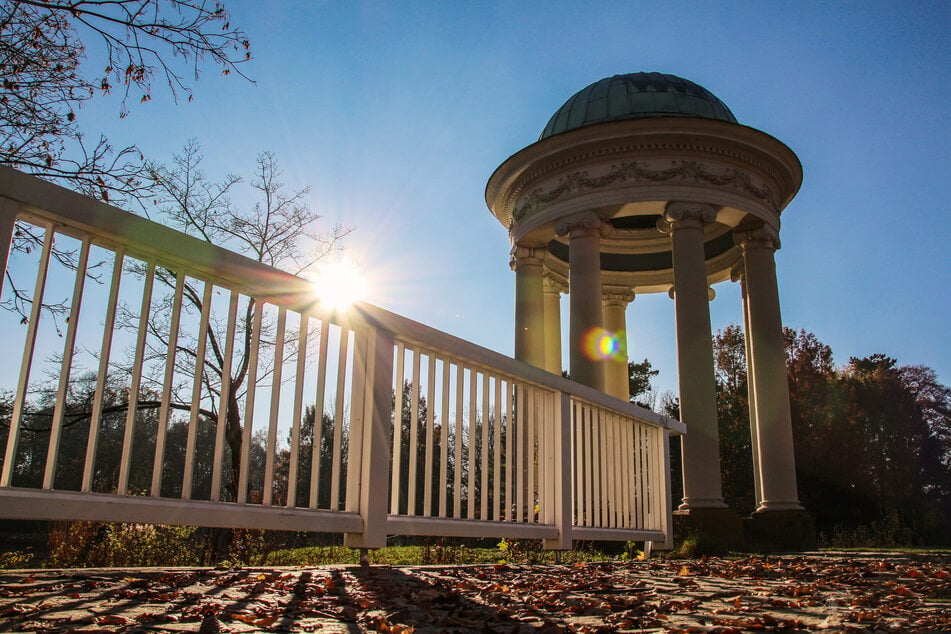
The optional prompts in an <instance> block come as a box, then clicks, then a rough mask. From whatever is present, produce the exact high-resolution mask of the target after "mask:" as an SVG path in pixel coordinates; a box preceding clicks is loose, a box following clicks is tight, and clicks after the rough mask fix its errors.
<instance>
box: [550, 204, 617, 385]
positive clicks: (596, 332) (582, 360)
mask: <svg viewBox="0 0 951 634" xmlns="http://www.w3.org/2000/svg"><path fill="white" fill-rule="evenodd" d="M610 230H611V225H609V224H608V223H606V222H604V221H603V220H601V219H600V218H599V217H598V216H597V215H595V214H594V213H592V212H590V211H588V212H584V213H581V214H577V215H575V216H570V217H568V218H565V219H563V220H560V221H559V222H558V224H557V225H556V227H555V231H556V232H557V233H558V235H562V236H563V235H568V236H569V237H568V247H569V251H568V267H569V268H568V286H569V288H570V289H571V292H570V293H569V295H568V297H569V300H570V301H569V304H568V306H569V312H570V315H569V320H568V324H569V325H568V329H569V335H568V341H569V345H570V346H571V348H570V350H569V355H568V356H569V371H570V373H571V378H572V380H574V381H577V382H579V383H583V384H584V385H588V386H590V387H593V388H594V389H596V390H601V391H602V392H603V391H604V360H603V359H602V358H600V357H599V356H598V355H597V354H596V352H597V350H596V347H595V346H592V345H591V344H592V341H597V339H598V338H600V337H601V336H603V332H604V329H603V326H602V315H601V237H602V236H605V235H608V233H609V232H610ZM591 348H595V349H591Z"/></svg>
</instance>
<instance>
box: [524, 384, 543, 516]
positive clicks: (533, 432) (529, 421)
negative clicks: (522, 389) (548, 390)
mask: <svg viewBox="0 0 951 634" xmlns="http://www.w3.org/2000/svg"><path fill="white" fill-rule="evenodd" d="M528 389H529V397H528V415H527V416H526V417H525V441H526V442H525V502H526V503H525V521H526V522H534V521H535V503H536V500H537V498H536V496H537V489H536V486H535V473H536V464H537V463H536V460H535V450H536V446H537V444H538V433H537V432H538V425H537V422H538V419H539V416H540V413H539V411H538V409H539V408H538V390H536V389H535V388H534V387H529V388H528Z"/></svg>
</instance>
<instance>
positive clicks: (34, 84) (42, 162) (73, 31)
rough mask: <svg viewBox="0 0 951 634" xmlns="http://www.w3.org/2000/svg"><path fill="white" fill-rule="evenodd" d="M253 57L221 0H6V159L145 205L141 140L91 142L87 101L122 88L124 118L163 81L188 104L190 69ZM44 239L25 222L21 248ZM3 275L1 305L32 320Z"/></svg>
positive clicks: (0, 148) (2, 126)
mask: <svg viewBox="0 0 951 634" xmlns="http://www.w3.org/2000/svg"><path fill="white" fill-rule="evenodd" d="M87 44H88V45H91V46H93V47H94V48H95V53H96V55H95V58H96V59H98V60H103V62H104V68H102V69H101V70H96V71H90V72H85V71H86V70H89V69H87V68H86V67H87V66H88V65H89V62H88V61H87V58H86V54H87ZM97 45H98V46H97ZM250 58H251V51H250V43H249V42H248V39H247V36H246V35H245V34H244V32H242V31H241V30H239V29H235V28H232V27H231V26H230V24H229V17H228V13H227V11H226V10H225V8H224V5H222V4H221V3H220V2H213V3H212V2H206V1H205V0H0V83H2V90H0V165H8V166H11V167H15V168H17V169H20V170H23V171H26V172H30V173H32V174H35V175H37V176H40V177H42V178H46V179H48V180H52V181H55V182H58V183H60V184H63V185H66V186H68V187H70V188H71V189H75V190H77V191H80V192H82V193H84V194H86V195H89V196H93V197H96V198H100V199H102V200H105V201H107V202H113V203H115V204H126V205H128V204H131V203H137V202H140V201H141V200H142V199H147V198H148V195H149V190H150V188H151V186H152V185H153V184H154V183H153V181H152V179H151V178H149V169H148V164H147V162H146V161H145V159H144V157H143V156H142V154H141V152H139V150H138V148H136V147H135V146H129V147H125V148H122V149H120V150H118V151H116V150H115V149H114V148H113V147H112V146H111V144H110V143H109V141H108V139H107V138H106V137H105V136H104V135H98V141H94V142H90V141H89V140H87V138H86V137H85V135H84V134H83V132H82V131H81V128H80V125H79V124H80V121H79V112H80V110H81V107H82V106H83V104H84V103H85V102H87V101H89V100H91V99H93V98H94V97H96V96H97V95H102V94H106V93H109V92H111V91H112V90H113V87H114V86H119V88H120V90H121V91H122V100H121V105H120V112H119V116H120V117H123V116H125V115H126V114H128V112H129V110H128V104H129V102H130V101H131V100H134V99H137V100H138V101H139V102H146V101H150V100H151V98H152V87H153V82H155V81H156V80H159V81H161V82H163V83H165V84H166V85H167V86H168V89H169V91H170V93H171V96H172V98H173V99H174V100H176V101H177V100H178V98H179V97H180V96H186V97H187V99H188V100H189V101H190V100H191V99H192V90H191V87H190V80H188V79H186V76H185V74H186V73H187V74H188V75H190V76H191V78H192V80H197V79H198V72H199V69H200V68H201V66H202V64H203V63H204V62H206V61H210V63H211V64H212V65H213V66H217V67H220V68H221V69H222V73H223V74H226V75H227V74H230V73H232V72H235V73H236V74H239V75H241V76H244V75H243V73H241V71H240V67H239V65H240V64H242V63H244V62H246V61H248V60H250ZM173 60H174V61H173ZM84 62H85V63H84ZM40 244H42V235H41V233H38V232H37V230H36V229H35V228H34V227H31V226H29V225H26V224H22V223H21V224H18V226H17V230H16V232H15V233H14V236H13V243H12V245H11V248H12V249H13V250H14V251H16V252H27V251H29V250H31V249H33V248H38V247H39V245H40ZM54 257H55V258H56V259H57V260H59V261H60V262H61V263H62V264H64V265H66V266H71V265H74V263H75V256H74V254H73V253H71V252H69V251H67V250H62V249H60V248H59V247H54ZM5 275H6V283H5V286H6V288H7V291H8V299H7V301H6V302H5V303H4V305H3V306H2V307H3V308H5V309H7V310H12V311H14V312H16V313H18V314H19V315H20V316H21V318H22V319H23V320H26V319H27V315H28V314H29V305H30V304H31V302H32V296H31V293H30V291H29V290H28V289H26V288H24V287H23V286H22V285H21V284H18V283H17V281H16V280H14V279H13V278H12V277H11V276H10V274H9V272H6V273H5ZM44 309H46V310H47V312H48V313H49V314H51V315H52V316H53V318H54V319H62V318H63V317H64V315H65V312H66V308H65V307H64V306H63V305H59V304H56V303H55V302H51V303H48V304H45V305H44Z"/></svg>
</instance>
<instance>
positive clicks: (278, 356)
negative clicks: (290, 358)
mask: <svg viewBox="0 0 951 634" xmlns="http://www.w3.org/2000/svg"><path fill="white" fill-rule="evenodd" d="M286 328H287V309H286V308H285V307H283V306H281V307H280V308H279V309H278V311H277V332H276V333H275V335H274V369H273V370H272V371H271V411H270V417H269V419H268V429H267V457H266V458H265V461H264V506H271V505H272V504H273V503H274V459H275V453H276V452H277V419H278V416H279V415H280V411H281V384H282V378H283V374H284V335H285V332H286Z"/></svg>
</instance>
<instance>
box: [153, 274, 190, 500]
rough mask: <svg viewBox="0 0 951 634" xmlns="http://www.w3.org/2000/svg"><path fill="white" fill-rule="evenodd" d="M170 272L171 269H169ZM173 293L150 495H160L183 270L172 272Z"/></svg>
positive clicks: (179, 321) (183, 283) (176, 347)
mask: <svg viewBox="0 0 951 634" xmlns="http://www.w3.org/2000/svg"><path fill="white" fill-rule="evenodd" d="M169 272H170V273H171V271H169ZM174 275H175V276H176V279H175V294H174V296H173V298H172V315H171V317H172V321H171V323H170V324H169V329H168V348H167V352H166V354H165V376H164V379H163V381H162V400H161V403H160V404H159V418H158V423H157V429H156V432H155V458H154V461H153V462H152V485H151V487H150V491H149V493H150V494H151V495H152V497H158V496H160V495H162V471H163V470H164V467H165V439H166V434H167V432H168V418H169V411H170V410H171V402H172V390H173V387H174V386H173V385H172V381H173V380H174V378H175V357H176V353H177V352H178V329H179V326H180V323H181V313H182V297H183V295H184V292H185V272H184V271H178V272H177V273H174Z"/></svg>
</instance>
